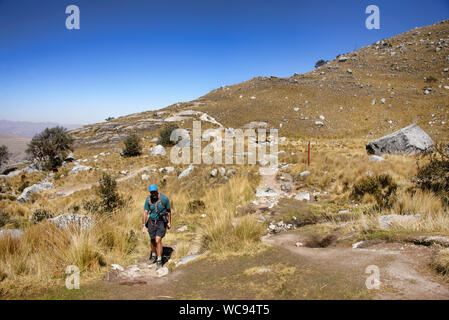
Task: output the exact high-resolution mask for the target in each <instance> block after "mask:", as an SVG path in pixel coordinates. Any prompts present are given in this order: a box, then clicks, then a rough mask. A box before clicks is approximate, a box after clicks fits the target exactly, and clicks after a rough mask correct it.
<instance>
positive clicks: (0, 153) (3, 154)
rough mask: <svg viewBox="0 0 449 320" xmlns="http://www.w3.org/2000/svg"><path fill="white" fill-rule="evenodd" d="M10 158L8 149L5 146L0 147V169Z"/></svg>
mask: <svg viewBox="0 0 449 320" xmlns="http://www.w3.org/2000/svg"><path fill="white" fill-rule="evenodd" d="M10 157H11V153H9V152H8V147H7V146H5V145H2V146H0V167H1V166H3V165H4V164H6V163H7V162H8V161H9V158H10Z"/></svg>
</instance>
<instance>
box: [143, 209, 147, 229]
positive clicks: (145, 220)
mask: <svg viewBox="0 0 449 320" xmlns="http://www.w3.org/2000/svg"><path fill="white" fill-rule="evenodd" d="M147 217H148V210H143V215H142V232H143V233H145V232H146V227H145V222H147Z"/></svg>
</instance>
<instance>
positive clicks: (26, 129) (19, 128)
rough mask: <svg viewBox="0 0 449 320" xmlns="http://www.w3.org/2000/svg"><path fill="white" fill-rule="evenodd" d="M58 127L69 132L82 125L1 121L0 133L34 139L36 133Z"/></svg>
mask: <svg viewBox="0 0 449 320" xmlns="http://www.w3.org/2000/svg"><path fill="white" fill-rule="evenodd" d="M56 126H62V127H64V128H67V129H68V130H72V129H75V128H79V127H82V125H81V124H60V123H55V122H28V121H9V120H0V132H8V133H13V134H16V135H19V136H21V137H27V138H32V137H33V136H34V135H35V134H36V133H39V132H41V131H42V130H44V129H45V128H53V127H56Z"/></svg>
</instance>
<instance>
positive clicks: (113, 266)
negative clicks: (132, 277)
mask: <svg viewBox="0 0 449 320" xmlns="http://www.w3.org/2000/svg"><path fill="white" fill-rule="evenodd" d="M111 267H112V270H118V271H125V269H124V268H123V267H122V266H121V265H119V264H114V263H113V264H111Z"/></svg>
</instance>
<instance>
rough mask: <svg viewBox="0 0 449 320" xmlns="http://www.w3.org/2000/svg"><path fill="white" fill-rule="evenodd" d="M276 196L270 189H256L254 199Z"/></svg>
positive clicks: (274, 191) (276, 193) (275, 192)
mask: <svg viewBox="0 0 449 320" xmlns="http://www.w3.org/2000/svg"><path fill="white" fill-rule="evenodd" d="M277 195H278V192H277V191H276V190H275V189H273V188H271V187H262V188H257V189H256V197H257V198H261V197H276V196H277Z"/></svg>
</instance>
